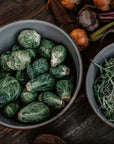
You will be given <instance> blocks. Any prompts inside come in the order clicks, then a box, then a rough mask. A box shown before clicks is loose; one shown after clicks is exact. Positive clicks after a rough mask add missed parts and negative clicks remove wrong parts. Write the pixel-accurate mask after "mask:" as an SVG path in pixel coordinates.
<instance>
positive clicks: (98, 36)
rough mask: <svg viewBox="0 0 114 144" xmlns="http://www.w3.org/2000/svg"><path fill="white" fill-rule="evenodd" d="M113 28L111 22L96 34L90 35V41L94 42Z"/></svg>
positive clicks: (113, 24)
mask: <svg viewBox="0 0 114 144" xmlns="http://www.w3.org/2000/svg"><path fill="white" fill-rule="evenodd" d="M113 26H114V22H111V23H109V24H107V25H105V26H103V27H102V28H100V29H98V30H97V31H96V32H94V33H92V34H91V35H90V40H91V41H92V42H95V41H97V40H99V39H101V38H102V37H103V35H104V34H105V32H106V31H107V30H108V29H110V28H111V27H113Z"/></svg>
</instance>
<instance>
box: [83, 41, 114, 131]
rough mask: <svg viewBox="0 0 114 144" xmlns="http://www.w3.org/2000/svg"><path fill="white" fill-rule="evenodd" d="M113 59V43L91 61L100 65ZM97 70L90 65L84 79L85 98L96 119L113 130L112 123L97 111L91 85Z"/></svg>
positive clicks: (113, 124) (113, 125)
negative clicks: (106, 60)
mask: <svg viewBox="0 0 114 144" xmlns="http://www.w3.org/2000/svg"><path fill="white" fill-rule="evenodd" d="M112 56H113V57H114V43H112V44H110V45H108V46H107V47H105V48H104V49H102V50H101V51H100V52H99V53H98V54H97V55H96V56H95V58H94V59H93V61H94V62H95V63H97V64H99V65H102V64H103V63H104V61H105V59H108V58H110V57H112ZM98 70H99V69H98V68H97V67H96V66H95V65H94V64H93V63H91V64H90V66H89V69H88V72H87V77H86V92H87V98H88V100H89V103H90V105H91V107H92V109H93V110H94V112H95V113H96V114H97V115H98V117H99V118H100V119H101V120H103V121H104V122H105V123H106V124H108V125H109V126H111V127H113V128H114V123H111V122H109V121H108V120H107V119H106V118H105V117H104V115H103V114H102V112H101V111H100V110H99V109H98V106H97V103H96V99H95V96H94V92H93V84H94V81H95V79H96V74H97V72H98Z"/></svg>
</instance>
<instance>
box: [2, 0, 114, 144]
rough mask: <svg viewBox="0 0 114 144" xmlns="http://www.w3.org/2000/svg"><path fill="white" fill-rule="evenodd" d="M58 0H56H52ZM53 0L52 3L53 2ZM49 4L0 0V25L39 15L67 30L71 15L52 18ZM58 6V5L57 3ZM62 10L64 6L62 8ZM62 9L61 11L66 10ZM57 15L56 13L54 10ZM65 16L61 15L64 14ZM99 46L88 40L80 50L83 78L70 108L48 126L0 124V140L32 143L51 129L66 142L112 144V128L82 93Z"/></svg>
mask: <svg viewBox="0 0 114 144" xmlns="http://www.w3.org/2000/svg"><path fill="white" fill-rule="evenodd" d="M53 2H55V3H57V2H56V1H55V0H54V1H53ZM55 3H53V4H55ZM57 6H58V5H56V7H55V6H54V5H53V7H52V9H53V12H54V15H53V13H52V11H51V9H50V8H49V10H48V11H47V9H46V0H1V1H0V26H3V25H5V24H7V23H10V22H13V21H17V20H23V19H40V20H44V21H48V22H51V23H54V24H57V25H59V26H60V27H61V28H63V29H64V30H65V31H66V32H67V33H70V32H71V31H72V30H73V29H74V28H75V27H76V24H72V23H74V18H73V19H70V17H69V15H70V13H69V12H68V19H69V20H70V21H68V22H67V21H62V20H61V22H60V21H55V18H56V20H57V16H56V15H55V11H54V8H56V9H57ZM60 8H61V6H60ZM61 10H63V9H61ZM66 12H67V11H66V9H64V13H66ZM57 15H59V13H58V14H57ZM63 19H64V18H63ZM99 50H100V48H98V44H97V43H96V44H94V45H93V44H92V43H90V46H89V47H88V48H87V50H86V51H84V52H82V53H81V54H82V58H83V61H84V79H83V83H82V87H81V90H80V93H79V95H78V97H77V99H76V100H75V102H74V103H73V105H72V106H71V108H70V109H69V110H68V111H67V112H66V113H65V114H64V115H63V116H62V117H61V118H59V119H58V120H56V121H55V122H53V123H51V124H49V125H48V126H45V127H42V128H39V129H33V130H26V131H25V130H15V129H10V128H6V127H3V126H0V144H6V143H8V144H31V143H33V141H34V139H35V138H36V137H37V136H38V135H39V134H41V133H50V134H54V135H58V136H60V137H62V138H63V139H64V140H65V141H66V142H67V143H68V144H82V143H83V144H84V143H85V144H99V143H100V144H113V143H114V130H113V129H112V128H110V127H109V126H107V125H106V124H104V123H103V122H102V121H101V120H100V119H99V118H98V117H97V116H96V115H95V113H94V112H93V111H92V109H91V107H90V105H89V103H88V101H87V98H86V94H85V75H86V71H87V68H88V65H89V60H90V58H93V57H94V56H95V55H96V54H97V52H98V51H99Z"/></svg>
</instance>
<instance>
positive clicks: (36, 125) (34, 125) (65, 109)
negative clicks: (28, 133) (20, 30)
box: [0, 20, 83, 129]
mask: <svg viewBox="0 0 114 144" xmlns="http://www.w3.org/2000/svg"><path fill="white" fill-rule="evenodd" d="M22 23H23V24H26V23H33V24H34V23H35V24H42V25H45V26H46V25H48V26H50V27H52V28H53V29H56V30H57V31H59V32H60V33H61V34H63V35H64V36H65V37H66V38H67V39H68V40H69V41H70V43H71V44H72V45H73V47H74V49H75V52H76V55H77V58H78V60H79V80H78V82H77V87H76V89H75V92H74V95H73V96H72V99H71V100H70V102H69V103H68V104H67V106H66V107H65V108H64V109H63V110H62V111H61V112H60V113H59V114H57V115H56V116H54V117H53V118H51V119H49V120H47V121H45V122H42V123H39V124H33V125H32V124H30V125H24V126H22V125H21V124H20V125H18V126H17V125H12V124H7V123H5V122H3V121H1V120H0V124H1V125H4V126H7V127H10V128H14V129H32V128H38V127H41V126H45V125H47V124H49V123H51V122H53V121H55V120H56V119H58V118H59V117H61V116H62V115H63V114H64V113H65V112H66V111H67V110H68V109H69V108H70V106H71V105H72V103H73V102H74V100H75V99H76V97H77V95H78V92H79V90H80V87H81V83H82V77H83V64H82V59H81V55H80V52H79V51H78V49H77V46H76V44H75V43H74V41H73V40H72V39H71V38H70V36H69V35H68V34H67V33H66V32H64V31H63V30H62V29H60V28H59V27H57V26H55V25H53V24H51V23H48V22H45V21H40V20H22V21H17V22H13V23H11V24H8V25H6V26H3V27H1V28H0V32H1V31H3V30H4V29H7V28H10V26H16V25H17V24H22Z"/></svg>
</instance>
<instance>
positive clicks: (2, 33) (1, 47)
mask: <svg viewBox="0 0 114 144" xmlns="http://www.w3.org/2000/svg"><path fill="white" fill-rule="evenodd" d="M22 29H34V30H36V31H37V32H38V33H40V35H41V36H42V37H43V38H47V39H50V40H52V41H54V42H56V43H62V44H64V45H65V46H66V47H67V49H68V52H69V53H70V55H71V57H72V60H71V63H74V68H73V69H74V70H75V78H76V84H75V89H74V93H73V96H72V99H71V100H70V102H69V103H68V104H67V106H66V107H65V108H64V109H63V110H62V111H61V112H60V113H59V114H57V115H56V116H54V117H53V118H51V119H49V120H47V121H45V122H43V123H40V124H28V125H25V124H22V123H19V122H16V121H13V120H9V119H7V118H6V117H4V116H3V115H2V113H0V124H1V125H4V126H7V127H11V128H17V129H31V128H36V127H41V126H44V125H46V124H49V123H50V122H53V121H54V120H56V119H57V118H59V117H60V116H61V115H63V114H64V112H66V111H67V110H68V109H69V107H70V106H71V105H72V103H73V101H74V100H75V98H76V96H77V94H78V92H79V89H80V86H81V81H82V60H81V57H80V53H79V51H78V49H77V46H76V45H75V43H74V42H73V41H72V39H71V38H70V37H69V36H68V35H67V34H66V33H65V32H64V31H63V30H62V29H60V28H59V27H57V26H55V25H53V24H50V23H47V22H43V21H38V20H25V21H18V22H14V23H11V24H8V25H6V26H4V27H2V28H0V54H1V53H2V52H4V51H6V50H8V49H9V48H11V46H12V45H13V44H14V43H15V42H16V36H17V34H18V33H19V32H20V31H21V30H22Z"/></svg>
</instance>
